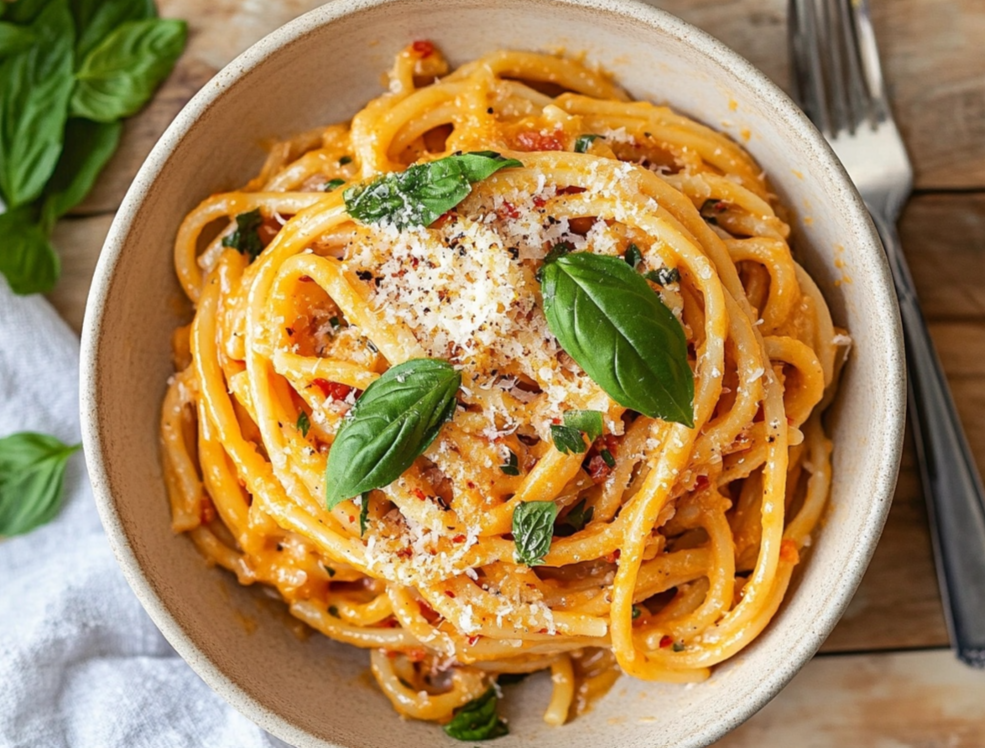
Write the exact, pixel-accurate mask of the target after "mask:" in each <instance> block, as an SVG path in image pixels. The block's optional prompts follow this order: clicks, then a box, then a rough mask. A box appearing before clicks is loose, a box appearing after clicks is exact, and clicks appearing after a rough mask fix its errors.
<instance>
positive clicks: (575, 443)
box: [551, 424, 588, 454]
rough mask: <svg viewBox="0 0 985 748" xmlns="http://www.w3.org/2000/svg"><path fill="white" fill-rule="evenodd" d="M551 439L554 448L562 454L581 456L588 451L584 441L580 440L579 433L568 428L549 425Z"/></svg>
mask: <svg viewBox="0 0 985 748" xmlns="http://www.w3.org/2000/svg"><path fill="white" fill-rule="evenodd" d="M551 439H552V440H553V442H554V447H555V448H556V449H557V451H558V452H561V453H562V454H581V453H582V452H585V451H586V450H587V449H588V447H586V446H585V440H584V439H582V438H581V431H579V430H578V429H574V428H571V427H570V426H558V425H557V424H551Z"/></svg>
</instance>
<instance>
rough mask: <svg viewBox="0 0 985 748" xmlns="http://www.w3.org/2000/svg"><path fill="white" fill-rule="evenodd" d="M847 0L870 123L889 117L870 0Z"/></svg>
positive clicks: (890, 114) (890, 117) (890, 115)
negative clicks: (869, 112) (869, 110)
mask: <svg viewBox="0 0 985 748" xmlns="http://www.w3.org/2000/svg"><path fill="white" fill-rule="evenodd" d="M848 2H849V5H850V9H849V12H850V15H851V26H852V29H853V32H854V41H855V45H856V50H857V54H858V57H859V60H860V63H861V71H860V75H859V77H860V80H861V81H862V83H861V85H862V87H863V88H862V90H863V91H864V93H865V95H866V96H867V98H868V100H869V102H870V107H871V114H872V115H873V116H874V117H875V122H874V123H873V124H876V123H878V122H882V121H885V120H891V119H892V113H891V111H890V109H889V101H888V97H887V95H886V85H885V83H884V82H883V78H882V66H881V65H880V64H879V48H878V47H877V46H876V35H875V31H874V30H873V28H872V17H871V15H870V13H869V0H848Z"/></svg>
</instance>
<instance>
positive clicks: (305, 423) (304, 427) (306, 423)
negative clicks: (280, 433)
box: [296, 410, 311, 436]
mask: <svg viewBox="0 0 985 748" xmlns="http://www.w3.org/2000/svg"><path fill="white" fill-rule="evenodd" d="M296 425H297V429H298V431H300V432H301V436H307V435H308V429H310V428H311V419H310V418H308V414H307V413H305V412H304V411H303V410H302V411H301V412H300V413H299V414H298V422H297V424H296Z"/></svg>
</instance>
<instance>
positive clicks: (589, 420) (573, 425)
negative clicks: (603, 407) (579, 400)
mask: <svg viewBox="0 0 985 748" xmlns="http://www.w3.org/2000/svg"><path fill="white" fill-rule="evenodd" d="M583 433H584V434H585V436H587V437H588V440H589V441H590V442H593V441H595V440H596V439H598V438H599V437H600V436H602V414H601V413H599V412H598V411H597V410H566V411H565V412H564V425H563V426H561V425H559V424H551V439H552V440H553V441H554V447H555V448H556V449H557V451H558V452H561V453H563V454H581V453H582V452H584V451H585V450H586V449H587V448H586V447H585V440H584V439H582V438H581V435H582V434H583Z"/></svg>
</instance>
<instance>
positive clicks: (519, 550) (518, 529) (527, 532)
mask: <svg viewBox="0 0 985 748" xmlns="http://www.w3.org/2000/svg"><path fill="white" fill-rule="evenodd" d="M555 517H557V504H555V503H554V502H553V501H527V502H524V503H523V504H520V505H519V506H517V507H516V508H515V509H514V510H513V543H514V545H516V550H515V551H514V553H513V558H514V559H515V560H516V562H517V563H518V564H526V565H527V566H537V565H538V564H542V563H544V556H546V555H547V553H548V551H550V550H551V538H552V537H553V535H554V518H555Z"/></svg>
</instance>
